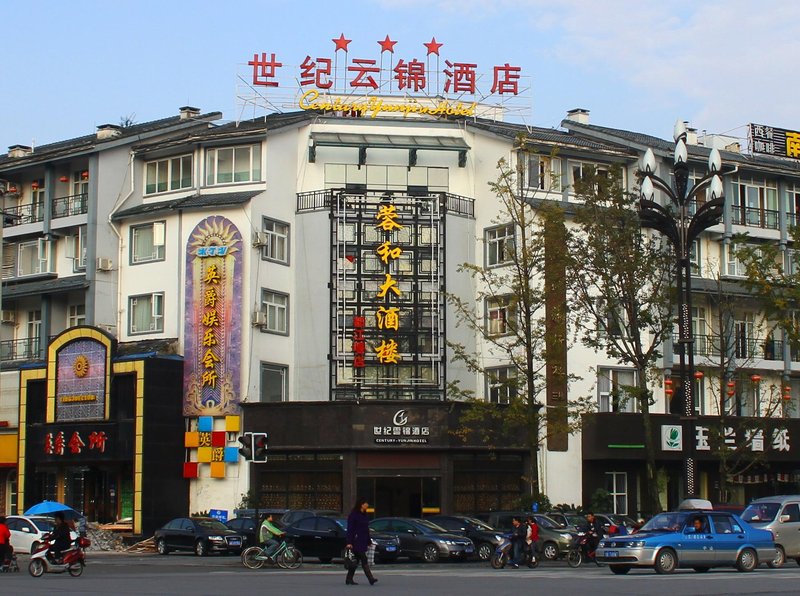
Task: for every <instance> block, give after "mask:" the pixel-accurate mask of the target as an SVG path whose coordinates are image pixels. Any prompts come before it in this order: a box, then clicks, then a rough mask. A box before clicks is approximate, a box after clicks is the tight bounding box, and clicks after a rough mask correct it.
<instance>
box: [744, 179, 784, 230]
mask: <svg viewBox="0 0 800 596" xmlns="http://www.w3.org/2000/svg"><path fill="white" fill-rule="evenodd" d="M737 186H738V194H739V196H738V200H736V198H735V199H734V205H733V223H735V224H739V225H744V226H755V227H760V228H768V229H773V230H777V229H778V223H779V222H778V189H777V186H776V185H775V183H774V182H773V183H764V182H763V181H760V182H753V181H750V182H749V183H744V182H742V183H739V184H738V185H734V192H735V191H736V187H737Z"/></svg>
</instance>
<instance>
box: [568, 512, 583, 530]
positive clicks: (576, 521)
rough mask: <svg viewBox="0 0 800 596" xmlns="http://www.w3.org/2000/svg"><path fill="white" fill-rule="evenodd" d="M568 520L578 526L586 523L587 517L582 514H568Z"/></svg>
mask: <svg viewBox="0 0 800 596" xmlns="http://www.w3.org/2000/svg"><path fill="white" fill-rule="evenodd" d="M567 521H568V522H569V523H570V524H572V525H573V526H576V527H577V526H585V525H586V518H585V517H583V516H582V515H568V516H567Z"/></svg>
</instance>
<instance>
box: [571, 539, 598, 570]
mask: <svg viewBox="0 0 800 596" xmlns="http://www.w3.org/2000/svg"><path fill="white" fill-rule="evenodd" d="M591 538H592V536H591V534H589V533H588V532H578V535H577V536H576V537H575V539H574V540H573V541H572V544H571V545H570V547H569V552H568V553H567V563H568V564H569V566H570V567H572V568H575V567H580V566H581V563H582V562H583V561H594V562H595V563H596V564H597V565H600V563H598V562H597V560H596V559H595V556H594V550H590V548H589V545H590V544H591Z"/></svg>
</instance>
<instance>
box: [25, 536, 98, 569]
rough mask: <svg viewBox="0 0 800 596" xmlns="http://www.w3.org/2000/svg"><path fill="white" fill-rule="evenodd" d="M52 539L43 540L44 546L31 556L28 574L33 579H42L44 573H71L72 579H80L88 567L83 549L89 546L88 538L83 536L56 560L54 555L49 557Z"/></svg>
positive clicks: (47, 537) (46, 537) (45, 538)
mask: <svg viewBox="0 0 800 596" xmlns="http://www.w3.org/2000/svg"><path fill="white" fill-rule="evenodd" d="M49 538H50V537H49V536H45V537H44V538H43V542H42V545H41V546H40V547H39V548H38V549H37V550H36V551H35V552H34V553H33V554H32V555H31V562H30V563H29V564H28V572H29V573H30V574H31V575H32V576H33V577H40V576H41V575H42V574H44V573H64V572H65V571H67V572H69V574H70V575H71V576H72V577H78V576H79V575H80V574H81V573H83V568H84V567H85V566H86V557H85V555H84V552H83V549H85V548H87V547H88V546H89V544H91V543H90V542H89V539H88V538H84V537H83V536H81V537H79V538H77V539H76V540H75V541H73V543H72V545H71V546H70V547H69V548H68V549H66V550H65V551H63V552H62V553H61V557H60V558H59V559H57V560H54V559H53V557H52V555H48V550H49V549H50V547H51V546H52V543H51V542H50V539H49Z"/></svg>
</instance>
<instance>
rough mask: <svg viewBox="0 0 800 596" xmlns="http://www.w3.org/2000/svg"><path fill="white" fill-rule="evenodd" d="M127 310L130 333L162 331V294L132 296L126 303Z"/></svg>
mask: <svg viewBox="0 0 800 596" xmlns="http://www.w3.org/2000/svg"><path fill="white" fill-rule="evenodd" d="M128 312H129V316H130V321H129V332H130V333H131V334H134V333H154V332H155V333H161V332H162V331H164V294H143V295H141V296H132V297H131V298H130V301H129V303H128Z"/></svg>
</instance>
